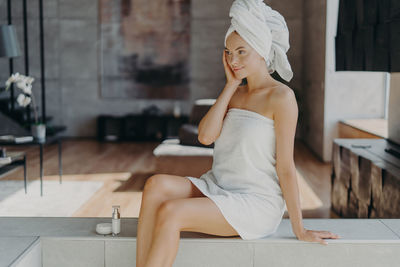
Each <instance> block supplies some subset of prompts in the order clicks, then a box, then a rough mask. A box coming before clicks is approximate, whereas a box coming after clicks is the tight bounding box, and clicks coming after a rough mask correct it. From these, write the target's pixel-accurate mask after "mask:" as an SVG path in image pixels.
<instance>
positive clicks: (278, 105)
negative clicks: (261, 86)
mask: <svg viewBox="0 0 400 267" xmlns="http://www.w3.org/2000/svg"><path fill="white" fill-rule="evenodd" d="M269 97H270V102H271V104H272V107H273V111H274V117H275V115H276V114H277V113H279V112H280V111H285V112H288V111H290V110H292V111H296V112H297V109H298V107H297V101H296V95H295V93H294V91H293V90H292V89H291V88H290V87H288V86H286V85H284V84H282V85H281V86H277V87H276V88H274V90H273V91H271V94H270V96H269Z"/></svg>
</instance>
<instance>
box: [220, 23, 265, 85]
mask: <svg viewBox="0 0 400 267" xmlns="http://www.w3.org/2000/svg"><path fill="white" fill-rule="evenodd" d="M225 53H226V59H227V61H228V64H229V66H230V67H231V69H232V71H233V73H234V74H235V76H236V78H238V79H243V78H246V77H247V76H249V75H251V74H253V73H254V72H257V71H259V70H260V67H265V60H264V58H263V57H261V56H260V55H259V54H258V53H257V52H256V51H255V50H254V49H253V48H252V47H251V46H250V45H249V44H248V43H247V42H246V41H245V40H243V38H242V37H240V35H239V34H237V33H236V32H235V31H234V32H232V33H231V34H230V35H229V36H228V38H227V39H226V48H225Z"/></svg>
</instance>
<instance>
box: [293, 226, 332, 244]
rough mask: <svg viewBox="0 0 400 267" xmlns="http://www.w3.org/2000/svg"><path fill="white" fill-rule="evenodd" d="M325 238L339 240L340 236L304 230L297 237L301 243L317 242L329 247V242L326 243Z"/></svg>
mask: <svg viewBox="0 0 400 267" xmlns="http://www.w3.org/2000/svg"><path fill="white" fill-rule="evenodd" d="M324 238H328V239H338V238H340V236H339V235H337V234H334V233H331V232H328V231H314V230H307V229H304V230H303V231H302V232H300V233H299V234H298V235H297V239H298V240H300V241H308V242H317V243H321V244H322V245H328V242H326V241H325V240H324Z"/></svg>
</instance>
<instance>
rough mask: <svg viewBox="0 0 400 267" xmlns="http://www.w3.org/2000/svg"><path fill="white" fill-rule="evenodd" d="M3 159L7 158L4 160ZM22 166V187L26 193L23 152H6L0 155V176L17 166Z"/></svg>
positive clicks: (24, 157) (24, 156)
mask: <svg viewBox="0 0 400 267" xmlns="http://www.w3.org/2000/svg"><path fill="white" fill-rule="evenodd" d="M4 159H8V160H7V161H4ZM21 166H23V167H24V187H25V194H26V193H27V177H26V155H25V152H16V151H14V152H8V153H7V154H6V156H5V157H2V158H1V157H0V178H2V177H3V176H6V175H7V174H8V173H9V172H11V171H13V170H14V169H16V168H18V167H21Z"/></svg>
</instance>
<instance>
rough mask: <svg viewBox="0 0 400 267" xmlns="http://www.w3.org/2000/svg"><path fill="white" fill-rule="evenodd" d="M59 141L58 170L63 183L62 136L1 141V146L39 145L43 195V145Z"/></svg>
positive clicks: (41, 192) (41, 191)
mask: <svg viewBox="0 0 400 267" xmlns="http://www.w3.org/2000/svg"><path fill="white" fill-rule="evenodd" d="M53 143H58V171H59V175H60V184H61V183H62V138H61V137H60V136H57V135H55V136H50V137H46V140H37V139H34V140H33V141H30V142H25V143H16V142H14V141H0V146H38V147H39V153H40V154H39V155H40V195H41V196H43V147H44V146H45V145H48V144H53Z"/></svg>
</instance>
